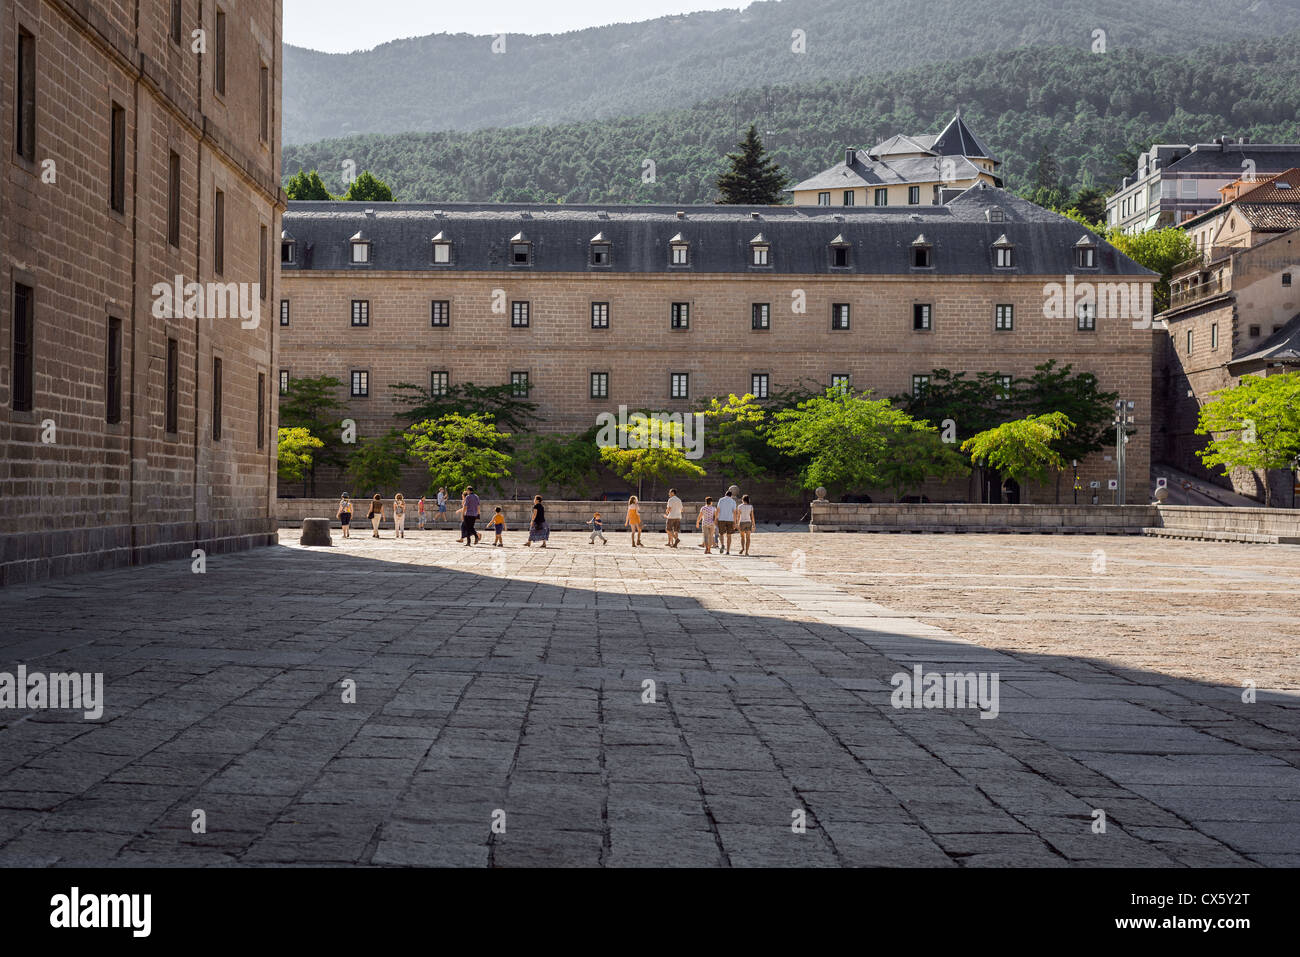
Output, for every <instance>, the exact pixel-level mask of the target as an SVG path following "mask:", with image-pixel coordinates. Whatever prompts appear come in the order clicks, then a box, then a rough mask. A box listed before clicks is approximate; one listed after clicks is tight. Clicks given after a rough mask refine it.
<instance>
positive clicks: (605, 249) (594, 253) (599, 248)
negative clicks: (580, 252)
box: [591, 243, 610, 266]
mask: <svg viewBox="0 0 1300 957" xmlns="http://www.w3.org/2000/svg"><path fill="white" fill-rule="evenodd" d="M609 248H610V247H609V243H592V244H591V264H592V265H593V266H608V265H609Z"/></svg>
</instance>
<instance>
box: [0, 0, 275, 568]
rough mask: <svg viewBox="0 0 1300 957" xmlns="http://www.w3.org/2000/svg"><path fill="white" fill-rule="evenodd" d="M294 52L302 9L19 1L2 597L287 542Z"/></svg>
mask: <svg viewBox="0 0 1300 957" xmlns="http://www.w3.org/2000/svg"><path fill="white" fill-rule="evenodd" d="M280 37H281V5H280V3H279V0H272V2H254V0H219V2H216V3H211V2H209V3H200V2H199V0H127V2H111V3H110V2H100V0H10V2H6V3H5V4H4V6H3V7H0V50H2V51H3V76H2V78H0V89H2V93H3V95H2V96H0V144H2V146H3V158H2V159H0V162H2V163H3V164H4V166H5V175H4V176H3V177H0V272H2V273H3V282H4V290H3V295H0V450H2V451H0V461H2V462H3V466H4V468H3V472H0V581H4V582H17V581H27V580H34V579H39V578H42V577H45V576H48V575H54V574H60V573H65V572H70V571H78V570H87V569H92V568H101V567H112V566H118V565H123V564H129V563H134V562H141V561H148V560H154V559H161V558H169V557H187V558H188V557H189V556H190V555H191V553H192V550H193V549H196V548H197V549H203V550H204V551H205V552H212V551H223V550H229V549H233V548H240V547H248V546H250V545H254V544H262V543H267V542H268V541H270V540H271V537H272V536H273V529H274V526H273V523H272V520H271V514H272V512H271V505H272V502H273V500H274V497H275V466H276V452H275V448H276V443H275V432H274V428H275V417H276V390H275V388H274V374H273V371H272V370H273V369H274V368H275V367H276V365H277V363H276V348H277V343H276V338H275V337H276V332H277V329H278V327H277V326H276V324H275V322H274V317H273V306H272V304H273V303H274V302H275V301H276V300H277V298H278V292H277V289H276V282H277V277H276V268H275V267H276V262H275V258H274V257H275V253H276V242H275V237H276V236H278V234H279V231H280V224H279V219H280V214H281V212H282V210H283V208H284V200H283V193H282V191H281V190H280V188H279V171H280V138H279V129H280V122H279V111H280ZM191 284H197V285H191ZM175 290H179V291H180V296H179V299H180V301H179V302H176V303H173V302H171V300H172V299H173V298H177V297H175V296H174V295H172V294H168V291H173V292H174V291H175ZM187 303H188V308H187V305H186V304H187Z"/></svg>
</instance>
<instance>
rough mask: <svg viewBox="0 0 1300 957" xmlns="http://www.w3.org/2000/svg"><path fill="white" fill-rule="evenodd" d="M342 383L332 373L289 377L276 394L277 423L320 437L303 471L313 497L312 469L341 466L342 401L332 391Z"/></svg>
mask: <svg viewBox="0 0 1300 957" xmlns="http://www.w3.org/2000/svg"><path fill="white" fill-rule="evenodd" d="M341 388H343V383H342V382H340V381H339V380H338V379H335V378H334V377H332V376H318V377H316V378H314V379H311V378H307V379H290V380H289V388H288V390H287V391H286V392H285V393H284V395H282V396H281V397H280V427H281V428H288V429H306V430H307V431H308V432H310V433H311V434H312V435H313V436H315V437H316V438H318V439H319V440H320V441H321V443H322V444H321V446H320V448H319V449H318V450H317V452H316V454H315V455H313V456H312V460H311V466H310V468H309V469H308V471H307V485H308V487H309V488H310V495H311V497H312V498H315V497H316V470H317V468H318V467H319V466H320V465H322V464H324V465H333V466H341V465H342V464H343V463H344V462H345V461H346V457H345V456H344V454H343V420H342V416H341V415H339V413H340V412H341V411H342V410H343V408H344V405H343V403H342V402H340V401H339V400H338V399H337V398H336V397H335V393H336V392H337V391H338V390H339V389H341Z"/></svg>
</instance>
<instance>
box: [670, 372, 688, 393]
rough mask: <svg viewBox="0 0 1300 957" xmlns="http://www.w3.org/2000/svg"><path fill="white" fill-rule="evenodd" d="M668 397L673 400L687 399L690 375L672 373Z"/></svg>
mask: <svg viewBox="0 0 1300 957" xmlns="http://www.w3.org/2000/svg"><path fill="white" fill-rule="evenodd" d="M668 395H669V396H670V397H672V398H674V399H689V398H690V397H691V374H690V373H689V372H674V373H673V374H672V377H671V380H670V383H669V391H668Z"/></svg>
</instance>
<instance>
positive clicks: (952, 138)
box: [932, 111, 997, 163]
mask: <svg viewBox="0 0 1300 957" xmlns="http://www.w3.org/2000/svg"><path fill="white" fill-rule="evenodd" d="M932 148H933V150H934V151H935V152H936V153H938V154H939V155H940V156H978V157H982V158H983V159H993V154H992V153H990V152H989V151H988V148H987V147H986V146H985V145H984V144H983V143H981V142H980V140H979V137H977V136H976V135H975V134H974V133H972V132H971V129H970V127H969V126H967V125H966V122H965V121H964V120H963V119H962V118H961V112H960V111H959V112H958V113H957V115H956V116H954V117H953V118H952V119H951V120H950V121H949V123H948V125H947V126H945V127H944V128H943V132H942V133H940V134H939V135H938V137H937V138H936V139H935V141H934V146H933V147H932ZM994 162H995V163H996V162H997V160H994Z"/></svg>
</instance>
